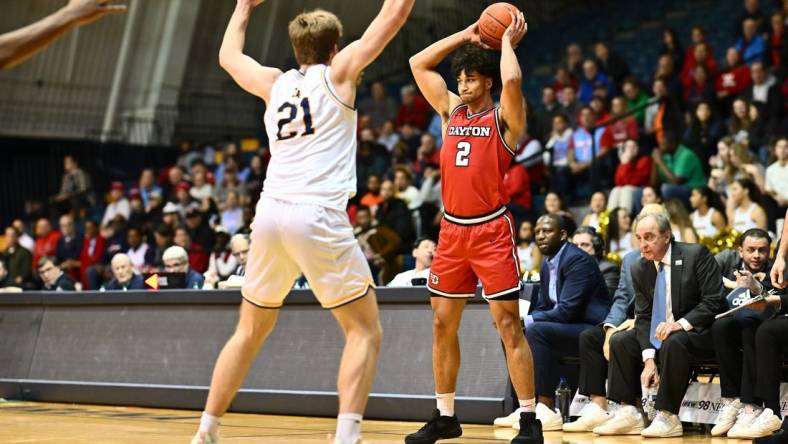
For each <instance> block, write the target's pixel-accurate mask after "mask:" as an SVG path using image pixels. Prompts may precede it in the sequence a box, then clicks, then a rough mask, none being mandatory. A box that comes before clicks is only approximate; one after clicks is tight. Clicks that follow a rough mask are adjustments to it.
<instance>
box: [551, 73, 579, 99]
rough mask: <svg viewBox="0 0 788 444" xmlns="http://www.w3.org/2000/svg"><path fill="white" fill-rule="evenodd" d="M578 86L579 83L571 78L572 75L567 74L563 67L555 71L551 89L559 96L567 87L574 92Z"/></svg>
mask: <svg viewBox="0 0 788 444" xmlns="http://www.w3.org/2000/svg"><path fill="white" fill-rule="evenodd" d="M579 85H580V83H579V82H578V81H577V79H575V78H572V75H571V74H570V73H569V70H568V69H566V68H564V67H563V66H562V67H560V68H558V69H557V70H556V71H555V77H554V82H553V85H552V88H553V89H554V90H555V92H556V93H557V94H558V95H559V96H560V95H561V92H562V91H563V90H564V88H566V87H567V86H571V87H572V88H574V89H575V91H577V87H578V86H579Z"/></svg>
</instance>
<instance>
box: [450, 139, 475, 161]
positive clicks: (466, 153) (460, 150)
mask: <svg viewBox="0 0 788 444" xmlns="http://www.w3.org/2000/svg"><path fill="white" fill-rule="evenodd" d="M470 155H471V143H470V142H466V141H464V140H463V141H462V142H457V156H456V157H455V158H454V165H456V166H459V167H467V166H468V164H469V163H470V158H469V157H470Z"/></svg>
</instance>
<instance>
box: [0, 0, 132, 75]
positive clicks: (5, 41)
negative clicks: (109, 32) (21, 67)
mask: <svg viewBox="0 0 788 444" xmlns="http://www.w3.org/2000/svg"><path fill="white" fill-rule="evenodd" d="M125 10H126V5H115V4H112V1H110V0H70V1H69V2H68V4H67V5H66V6H64V7H62V8H60V9H59V10H57V11H55V12H53V13H52V14H50V15H48V16H46V17H44V18H42V19H41V20H39V21H37V22H35V23H32V24H30V25H27V26H25V27H24V28H20V29H17V30H15V31H11V32H7V33H5V34H2V35H0V69H7V68H12V67H14V66H16V65H18V64H20V63H22V62H24V61H25V60H27V59H29V58H30V57H33V56H34V55H35V54H36V53H37V52H38V51H40V50H42V49H44V48H46V47H47V45H49V44H50V43H52V42H54V41H55V40H57V38H58V37H60V36H62V35H63V34H65V33H66V32H67V31H68V30H70V29H71V28H74V27H76V26H81V25H86V24H88V23H91V22H93V21H95V20H98V19H99V18H100V17H103V16H105V15H107V14H111V13H115V12H123V11H125Z"/></svg>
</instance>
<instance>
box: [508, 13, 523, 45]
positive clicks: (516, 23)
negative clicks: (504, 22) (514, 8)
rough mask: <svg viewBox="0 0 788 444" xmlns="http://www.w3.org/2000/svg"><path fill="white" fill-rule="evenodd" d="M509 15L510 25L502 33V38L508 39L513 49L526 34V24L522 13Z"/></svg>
mask: <svg viewBox="0 0 788 444" xmlns="http://www.w3.org/2000/svg"><path fill="white" fill-rule="evenodd" d="M509 15H511V17H512V23H511V24H509V27H508V28H506V31H505V32H504V33H503V38H504V39H508V40H509V43H511V44H512V47H513V48H514V47H515V46H517V44H518V43H520V40H522V39H523V36H525V33H527V32H528V23H525V15H523V13H522V11H518V12H517V13H513V12H510V13H509Z"/></svg>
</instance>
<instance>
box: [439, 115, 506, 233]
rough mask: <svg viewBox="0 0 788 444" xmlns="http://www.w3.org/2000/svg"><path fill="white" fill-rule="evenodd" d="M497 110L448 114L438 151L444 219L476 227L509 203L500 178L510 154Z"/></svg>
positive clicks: (501, 211) (503, 209)
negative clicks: (447, 121) (471, 224)
mask: <svg viewBox="0 0 788 444" xmlns="http://www.w3.org/2000/svg"><path fill="white" fill-rule="evenodd" d="M499 111H500V109H499V108H491V109H489V110H487V111H483V112H480V113H477V114H470V113H469V111H468V106H467V105H460V106H458V107H457V108H455V109H454V111H452V113H451V116H450V117H449V124H448V126H447V128H446V134H445V135H444V138H443V147H442V148H441V189H442V193H443V206H444V209H445V215H446V218H447V219H448V220H449V221H451V222H457V223H480V222H484V221H485V220H489V218H488V216H492V215H496V216H497V215H499V214H498V212H500V213H501V214H502V213H503V211H505V207H504V206H505V205H506V204H507V203H509V195H508V194H507V192H506V188H505V187H504V184H503V176H504V174H506V170H507V169H508V168H509V164H511V162H512V156H514V151H513V150H512V149H511V148H509V146H507V144H506V142H505V141H504V140H503V133H502V132H501V126H500V123H499V120H500V117H499Z"/></svg>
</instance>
